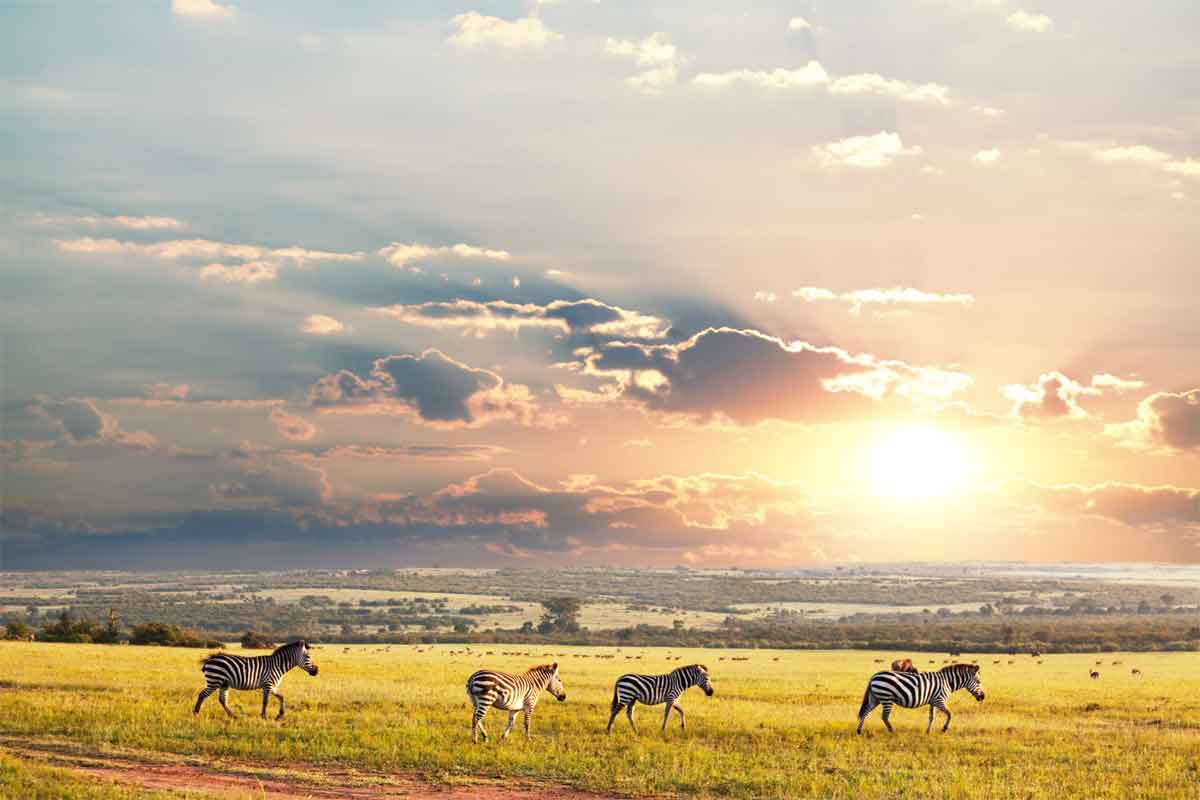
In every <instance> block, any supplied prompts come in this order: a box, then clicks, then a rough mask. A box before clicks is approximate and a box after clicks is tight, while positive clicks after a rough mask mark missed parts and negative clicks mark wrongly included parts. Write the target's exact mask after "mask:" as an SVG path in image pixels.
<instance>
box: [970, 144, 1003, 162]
mask: <svg viewBox="0 0 1200 800" xmlns="http://www.w3.org/2000/svg"><path fill="white" fill-rule="evenodd" d="M971 160H972V161H974V162H975V163H976V164H983V165H984V166H991V165H992V164H995V163H996V162H997V161H999V160H1000V151H999V150H998V149H996V148H995V147H993V148H991V149H990V150H980V151H979V152H978V153H976V154H975V155H973V156H971Z"/></svg>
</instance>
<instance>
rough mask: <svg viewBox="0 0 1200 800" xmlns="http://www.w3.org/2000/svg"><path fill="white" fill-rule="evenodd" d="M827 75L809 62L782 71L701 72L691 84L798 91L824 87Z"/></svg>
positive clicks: (821, 68) (819, 65)
mask: <svg viewBox="0 0 1200 800" xmlns="http://www.w3.org/2000/svg"><path fill="white" fill-rule="evenodd" d="M828 81H829V75H828V73H826V72H825V68H824V67H822V66H821V64H820V62H818V61H809V62H808V63H807V64H805V65H804V66H803V67H801V68H800V69H783V68H782V67H780V68H778V69H774V70H772V71H770V72H766V71H760V70H751V69H738V70H731V71H729V72H702V73H700V74H699V75H697V76H696V77H695V78H694V79H693V82H695V83H696V84H698V85H700V86H709V87H714V88H722V87H725V86H731V85H733V84H735V83H749V84H752V85H755V86H762V87H765V88H768V89H798V88H803V87H806V86H818V85H824V84H825V83H827V82H828Z"/></svg>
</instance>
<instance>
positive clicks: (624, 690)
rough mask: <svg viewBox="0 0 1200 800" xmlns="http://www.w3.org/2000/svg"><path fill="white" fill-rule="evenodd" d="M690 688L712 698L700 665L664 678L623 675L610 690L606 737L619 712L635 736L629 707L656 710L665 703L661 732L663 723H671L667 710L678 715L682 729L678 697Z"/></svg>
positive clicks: (634, 724) (705, 675) (680, 670)
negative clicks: (697, 689) (649, 707)
mask: <svg viewBox="0 0 1200 800" xmlns="http://www.w3.org/2000/svg"><path fill="white" fill-rule="evenodd" d="M693 686H699V687H700V688H701V689H703V690H704V693H705V694H706V695H708V696H709V697H712V696H713V687H712V682H711V681H710V680H709V677H708V667H706V666H704V665H703V664H689V665H688V666H686V667H676V668H675V669H673V670H671V671H670V672H668V673H667V674H666V675H636V674H632V673H631V674H627V675H622V676H621V677H619V678H617V682H616V685H614V686H613V699H612V709H611V711H612V713H611V714H609V716H608V728H607V729H606V731H605V732H606V733H612V726H613V720H615V719H616V718H617V714H619V713H621V709H622V708H624V709H625V716H626V717H628V718H629V727H631V728H633V732H634V733H637V732H638V729H637V724H636V723H635V722H634V721H633V707H634V705H636V704H637V703H642V704H643V705H648V706H656V705H659V704H660V703H666V704H667V708H666V711H664V712H663V721H662V730H663V731H664V732H665V731H666V730H667V722H668V721H669V720H670V719H671V709H675V710H676V711H678V712H679V727H680V729H683V727H684V715H683V709H682V708H680V707H679V704H678V701H679V696H680V695H682V694H683V693H684V692H685V691H687V690H688V689H690V688H691V687H693Z"/></svg>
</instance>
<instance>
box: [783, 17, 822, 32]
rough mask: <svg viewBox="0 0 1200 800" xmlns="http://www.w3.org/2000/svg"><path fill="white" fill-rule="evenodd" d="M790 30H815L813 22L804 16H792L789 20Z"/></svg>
mask: <svg viewBox="0 0 1200 800" xmlns="http://www.w3.org/2000/svg"><path fill="white" fill-rule="evenodd" d="M788 30H789V31H811V30H815V29H814V28H813V24H812V23H811V22H809V21H808V20H806V19H805V18H804V17H792V18H791V19H790V20H788Z"/></svg>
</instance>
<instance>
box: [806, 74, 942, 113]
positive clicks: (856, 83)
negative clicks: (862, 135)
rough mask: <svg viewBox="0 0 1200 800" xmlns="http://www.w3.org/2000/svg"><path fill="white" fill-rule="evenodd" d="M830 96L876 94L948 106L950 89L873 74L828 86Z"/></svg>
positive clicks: (842, 78)
mask: <svg viewBox="0 0 1200 800" xmlns="http://www.w3.org/2000/svg"><path fill="white" fill-rule="evenodd" d="M829 93H830V94H847V95H856V94H878V95H885V96H888V97H895V98H898V99H900V100H907V101H909V102H912V103H936V104H938V105H944V106H945V105H950V89H949V88H948V87H945V86H942V85H941V84H938V83H924V84H915V83H909V82H908V81H901V80H894V79H890V78H885V77H883V76H882V75H878V74H875V73H873V72H868V73H863V74H861V75H846V76H844V77H841V78H838V79H836V80H835V81H833V82H832V83H831V84H829Z"/></svg>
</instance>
